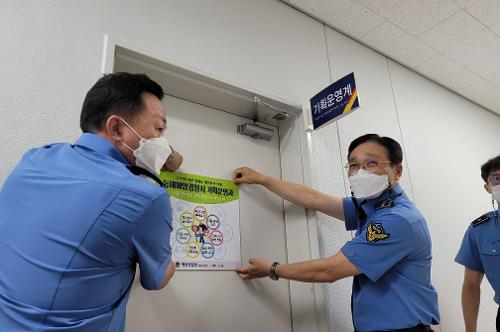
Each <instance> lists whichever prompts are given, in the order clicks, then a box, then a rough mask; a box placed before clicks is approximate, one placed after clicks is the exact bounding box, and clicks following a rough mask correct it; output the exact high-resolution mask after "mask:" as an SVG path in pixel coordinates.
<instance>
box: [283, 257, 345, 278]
mask: <svg viewBox="0 0 500 332" xmlns="http://www.w3.org/2000/svg"><path fill="white" fill-rule="evenodd" d="M324 261H325V259H319V260H314V261H308V262H300V263H293V264H280V265H278V266H277V268H276V275H278V276H279V277H280V278H284V279H289V280H296V281H304V282H333V281H335V280H333V274H332V271H330V269H329V268H327V267H326V266H325V262H324Z"/></svg>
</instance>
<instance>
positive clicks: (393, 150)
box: [347, 134, 403, 166]
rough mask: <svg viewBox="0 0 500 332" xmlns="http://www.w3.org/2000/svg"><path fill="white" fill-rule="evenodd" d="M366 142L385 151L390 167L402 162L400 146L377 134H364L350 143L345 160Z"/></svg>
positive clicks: (390, 139)
mask: <svg viewBox="0 0 500 332" xmlns="http://www.w3.org/2000/svg"><path fill="white" fill-rule="evenodd" d="M366 142H373V143H377V144H380V145H382V146H383V147H384V148H385V149H386V150H387V154H388V156H389V161H390V162H391V165H392V166H394V165H398V164H401V163H402V162H403V149H402V148H401V145H399V143H398V142H396V141H395V140H393V139H392V138H390V137H384V136H379V135H377V134H366V135H363V136H360V137H358V138H356V139H355V140H354V141H352V142H351V144H349V150H348V155H347V158H349V156H350V155H351V152H352V151H353V150H354V149H356V148H357V147H358V146H359V145H361V144H363V143H366Z"/></svg>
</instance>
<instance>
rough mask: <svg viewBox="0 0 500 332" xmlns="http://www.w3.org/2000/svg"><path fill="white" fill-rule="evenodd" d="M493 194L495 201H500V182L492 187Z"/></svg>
mask: <svg viewBox="0 0 500 332" xmlns="http://www.w3.org/2000/svg"><path fill="white" fill-rule="evenodd" d="M491 196H493V199H494V200H495V201H497V202H500V184H497V185H496V186H493V187H491Z"/></svg>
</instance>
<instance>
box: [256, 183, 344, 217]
mask: <svg viewBox="0 0 500 332" xmlns="http://www.w3.org/2000/svg"><path fill="white" fill-rule="evenodd" d="M260 184H261V185H263V186H264V187H266V188H267V189H268V190H270V191H272V192H273V193H275V194H277V195H278V196H280V197H281V198H283V199H286V200H287V201H289V202H292V203H293V204H297V205H300V206H303V207H305V208H306V209H311V210H315V211H320V212H323V213H325V214H327V215H329V216H332V217H334V218H337V219H339V220H344V208H343V205H342V198H340V197H336V196H331V195H327V194H324V193H322V192H319V191H317V190H314V189H312V188H310V187H308V186H305V185H302V184H298V183H293V182H288V181H283V180H280V179H275V178H272V177H269V176H264V177H263V178H262V180H261V182H260Z"/></svg>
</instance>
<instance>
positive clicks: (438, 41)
mask: <svg viewBox="0 0 500 332" xmlns="http://www.w3.org/2000/svg"><path fill="white" fill-rule="evenodd" d="M282 1H283V2H285V3H288V4H290V5H292V6H294V7H295V8H297V9H299V10H301V11H303V12H304V13H306V14H308V15H310V16H312V17H315V18H316V19H318V20H320V21H322V22H324V23H325V24H327V25H328V26H330V27H332V28H334V29H336V30H338V31H340V32H343V33H344V34H346V35H347V36H349V37H351V38H354V39H355V40H357V41H359V42H360V43H362V44H364V45H366V46H368V47H370V48H372V49H375V50H377V51H378V52H380V53H382V54H384V55H386V56H388V57H390V58H392V59H394V60H395V61H397V62H399V63H401V64H403V65H405V66H407V67H410V68H413V69H414V70H415V71H417V72H420V73H422V74H423V75H425V76H426V77H427V78H429V79H431V80H434V81H436V82H438V83H439V84H441V85H443V86H445V87H448V88H449V89H450V90H453V91H455V92H457V93H459V94H461V95H462V96H464V97H465V98H468V99H470V100H472V101H473V102H475V103H477V104H479V105H481V106H483V107H485V108H487V109H490V110H491V111H493V112H495V113H497V114H500V65H499V64H498V62H499V60H500V0H404V1H401V0H384V1H380V0H282Z"/></svg>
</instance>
